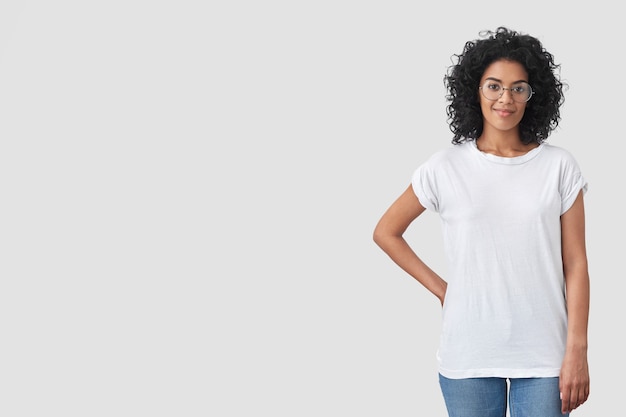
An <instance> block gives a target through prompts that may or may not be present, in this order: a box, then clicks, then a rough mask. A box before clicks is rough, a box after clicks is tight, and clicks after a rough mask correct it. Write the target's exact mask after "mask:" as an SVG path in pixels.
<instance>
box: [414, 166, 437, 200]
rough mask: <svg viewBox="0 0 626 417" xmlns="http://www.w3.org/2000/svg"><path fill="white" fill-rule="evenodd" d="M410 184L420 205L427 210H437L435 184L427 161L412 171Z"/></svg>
mask: <svg viewBox="0 0 626 417" xmlns="http://www.w3.org/2000/svg"><path fill="white" fill-rule="evenodd" d="M411 185H412V186H413V192H414V193H415V195H416V196H417V198H418V200H419V201H420V203H421V204H422V206H424V207H426V208H427V209H428V210H433V211H435V212H438V211H439V200H438V197H437V194H438V193H437V184H436V181H435V175H434V172H433V170H432V167H431V165H430V164H429V162H428V161H427V162H425V163H424V164H422V165H421V166H419V167H418V168H417V169H416V170H415V171H414V172H413V176H412V178H411Z"/></svg>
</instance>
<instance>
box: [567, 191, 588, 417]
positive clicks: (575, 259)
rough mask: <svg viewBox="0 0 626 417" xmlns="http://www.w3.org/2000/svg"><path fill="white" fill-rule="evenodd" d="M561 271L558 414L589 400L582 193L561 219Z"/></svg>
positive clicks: (586, 278)
mask: <svg viewBox="0 0 626 417" xmlns="http://www.w3.org/2000/svg"><path fill="white" fill-rule="evenodd" d="M561 239H562V257H563V269H564V273H565V286H566V296H567V311H568V317H567V320H568V324H567V345H566V349H565V357H564V359H563V364H562V366H561V374H560V390H561V411H562V412H563V413H565V412H569V411H572V410H574V409H576V408H577V407H578V406H580V405H581V404H582V403H584V402H585V401H587V398H588V397H589V368H588V363H587V327H588V319H589V299H590V296H589V292H590V289H589V287H590V285H589V272H588V266H587V254H586V247H585V210H584V203H583V194H582V191H580V192H579V195H578V197H577V198H576V201H575V202H574V204H573V205H572V207H571V208H570V209H569V210H568V211H567V212H565V213H564V214H563V215H562V216H561Z"/></svg>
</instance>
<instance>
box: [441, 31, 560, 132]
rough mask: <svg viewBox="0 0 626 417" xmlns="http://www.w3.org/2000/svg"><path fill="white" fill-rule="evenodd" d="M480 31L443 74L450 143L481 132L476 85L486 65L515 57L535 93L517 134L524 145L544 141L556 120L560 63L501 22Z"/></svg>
mask: <svg viewBox="0 0 626 417" xmlns="http://www.w3.org/2000/svg"><path fill="white" fill-rule="evenodd" d="M480 36H481V38H482V39H478V40H474V41H468V42H466V43H465V47H464V48H463V52H462V53H461V54H460V55H453V56H452V58H453V62H455V63H454V64H453V65H452V66H450V67H449V68H448V71H447V73H446V75H445V76H444V84H445V86H446V88H447V92H448V93H447V95H446V100H447V101H448V102H449V104H448V105H447V107H446V113H447V115H448V124H449V127H450V130H451V131H452V133H453V134H454V136H453V138H452V143H453V144H460V143H463V142H466V141H468V140H474V139H477V138H478V137H479V136H480V135H481V134H482V131H483V116H482V112H481V110H480V101H479V97H478V86H479V83H480V79H481V78H482V76H483V74H484V71H485V69H486V68H487V67H488V66H489V65H490V64H492V63H493V62H494V61H497V60H500V59H506V60H510V61H514V62H519V63H520V64H522V65H523V66H524V68H525V69H526V72H528V83H529V84H530V85H531V86H532V88H533V92H534V94H533V96H532V99H531V100H530V101H529V102H528V105H527V107H526V111H525V112H524V116H523V118H522V120H521V122H520V125H519V131H520V138H521V140H522V142H523V143H524V144H530V143H533V142H536V143H541V142H543V141H544V140H546V139H547V138H548V135H549V134H550V132H552V131H553V130H554V129H556V127H557V126H558V124H559V121H560V120H561V115H560V111H559V108H560V106H561V105H562V104H563V102H564V99H565V97H564V95H563V89H564V87H565V86H566V85H565V84H564V83H563V82H562V81H561V80H560V72H559V71H560V65H558V64H555V62H554V56H553V55H552V54H550V53H549V52H548V51H546V50H545V48H544V47H543V45H542V44H541V42H540V41H539V40H538V39H537V38H535V37H532V36H530V35H526V34H521V33H519V32H516V31H513V30H510V29H508V28H506V27H502V26H501V27H499V28H497V29H496V30H495V32H494V31H484V32H481V33H480Z"/></svg>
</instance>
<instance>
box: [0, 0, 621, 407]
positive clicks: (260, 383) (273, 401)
mask: <svg viewBox="0 0 626 417" xmlns="http://www.w3.org/2000/svg"><path fill="white" fill-rule="evenodd" d="M614 4H616V3H612V2H609V1H607V0H601V1H598V2H595V3H594V4H593V8H590V7H589V6H586V5H585V6H576V5H575V4H574V3H571V2H564V1H560V2H545V1H536V0H533V1H527V2H523V3H516V4H511V3H502V2H498V3H495V2H494V3H492V4H490V3H485V4H483V5H480V6H477V5H476V4H474V3H472V2H461V1H453V2H440V3H433V4H429V5H426V4H419V3H418V2H409V1H385V2H382V1H379V2H373V1H361V2H358V1H348V0H333V1H324V0H322V1H315V2H313V1H277V0H270V1H265V2H255V1H213V2H206V1H189V0H182V1H141V0H126V1H118V0H114V1H106V2H105V1H100V2H81V1H69V0H61V1H56V2H45V1H34V0H33V1H24V2H22V1H20V2H18V1H13V2H2V3H1V4H0V143H1V147H0V196H1V200H0V213H1V216H0V244H1V247H0V253H1V254H2V256H1V260H0V277H1V281H0V282H2V284H1V285H2V286H1V287H0V326H1V328H0V334H2V343H1V344H0V346H1V347H0V349H1V352H2V355H1V356H0V357H1V358H2V359H1V363H2V366H1V367H0V383H1V386H0V388H1V390H0V392H2V400H1V401H0V414H2V415H6V416H11V417H17V416H43V415H63V416H64V417H70V416H81V417H83V416H107V417H108V416H113V415H114V416H120V417H121V416H140V415H141V416H161V415H163V416H186V417H191V416H215V417H231V416H257V415H264V416H265V415H267V416H272V417H279V416H281V417H282V416H289V417H293V416H298V417H305V416H307V417H308V416H314V417H319V416H327V417H331V416H332V417H334V416H337V417H339V416H341V417H343V416H395V417H401V416H416V415H428V416H444V415H445V408H444V405H443V400H442V398H441V395H440V391H439V386H438V383H437V379H436V363H435V356H434V355H435V349H436V345H437V338H438V332H439V324H440V321H439V320H440V317H439V306H438V303H437V301H436V300H435V299H434V297H432V296H431V295H430V294H428V293H427V292H426V291H425V290H424V289H423V288H421V287H420V286H419V285H418V284H417V283H416V282H414V281H412V280H411V279H410V278H408V277H407V276H406V275H405V274H404V273H403V272H402V271H400V269H399V268H397V267H396V266H395V265H393V264H392V263H391V261H390V260H389V259H388V258H386V256H385V255H384V254H383V253H382V252H381V251H380V250H379V249H378V248H377V247H375V245H374V243H373V242H372V240H371V233H372V230H373V227H374V225H375V223H376V221H377V220H378V218H379V216H380V215H381V214H382V212H383V211H384V210H385V209H386V208H387V206H388V205H389V204H390V203H391V202H392V200H393V199H394V198H395V197H396V196H397V195H399V193H400V192H401V191H402V190H403V189H404V188H405V187H406V186H407V185H408V181H409V178H410V174H411V173H412V171H413V170H414V168H415V167H416V166H417V165H418V164H419V163H421V162H422V161H423V160H425V158H426V157H427V156H428V155H430V154H431V153H432V152H434V151H435V150H437V149H440V148H442V147H444V146H448V144H449V143H450V132H449V130H448V127H447V125H446V122H445V109H444V106H445V100H444V94H445V90H444V86H443V75H444V73H445V70H446V68H447V67H448V65H450V57H451V55H452V54H454V53H458V52H460V51H461V49H462V47H463V44H464V42H465V41H466V40H470V39H474V38H476V37H477V36H478V32H479V31H481V30H483V29H495V28H496V27H497V26H500V25H506V26H510V27H511V28H513V29H516V30H519V31H522V32H526V33H530V34H533V35H535V36H537V37H539V38H540V39H541V40H542V41H543V42H544V45H545V46H546V47H547V48H548V49H549V50H550V51H551V52H552V53H553V54H554V55H555V57H556V60H557V61H559V62H560V63H562V76H563V78H564V79H565V80H566V81H567V82H568V83H569V84H570V89H569V90H568V91H567V95H566V103H565V105H564V107H563V110H562V116H563V121H562V123H561V126H560V128H559V130H558V131H557V132H555V133H554V134H553V136H552V137H551V139H550V142H551V143H554V144H558V145H562V146H564V147H567V148H568V149H570V150H571V151H572V152H573V153H574V154H575V156H576V157H577V159H578V161H579V163H580V165H581V166H582V168H583V170H584V173H585V175H586V177H587V179H588V181H589V183H590V188H589V193H588V194H587V198H586V204H587V206H586V207H587V217H588V221H587V223H588V250H589V259H590V271H591V275H592V290H593V291H592V309H591V322H590V366H591V376H592V393H591V397H590V399H589V401H588V402H587V404H585V405H584V406H583V407H581V408H580V409H579V410H578V411H576V412H575V413H574V415H576V416H579V417H584V416H594V417H595V416H599V415H608V414H611V413H612V411H613V410H615V407H616V406H615V405H614V404H615V399H616V398H620V395H621V391H619V388H620V386H619V383H618V378H619V376H620V375H622V374H624V373H625V372H626V370H625V369H624V365H623V362H622V361H620V360H619V358H620V357H621V356H620V353H621V352H620V351H619V350H618V349H619V346H620V344H619V343H617V341H616V339H617V337H618V336H619V333H620V332H621V328H620V327H619V326H620V324H619V323H620V318H621V317H622V316H623V312H622V310H621V308H620V306H621V305H622V304H623V302H622V300H621V298H622V294H623V292H624V272H623V268H621V263H620V261H621V258H620V256H621V249H623V245H622V244H621V243H619V242H620V238H621V237H622V236H623V235H624V216H622V215H621V213H620V211H621V207H622V206H621V205H620V204H618V199H619V198H620V197H619V194H620V191H621V189H622V178H623V172H622V166H623V164H621V159H622V155H623V151H624V149H625V145H624V134H623V132H622V128H621V125H622V121H623V119H624V114H623V108H624V106H623V103H622V101H623V100H622V96H623V91H622V89H621V83H622V76H621V74H620V72H619V70H620V69H621V68H623V67H624V55H623V54H622V52H621V50H622V43H623V34H622V32H621V30H620V29H621V19H620V14H619V13H617V6H616V5H614ZM609 5H610V6H609ZM408 236H409V238H410V239H411V240H412V243H413V244H414V246H415V248H416V249H417V250H418V251H419V252H420V254H421V255H422V256H423V257H424V258H425V259H426V260H427V261H428V262H430V264H431V265H432V266H433V267H435V268H436V269H438V270H439V271H441V272H442V273H443V274H445V266H444V265H443V257H442V252H441V249H442V248H441V240H440V236H439V223H438V219H437V217H436V215H434V214H428V213H427V214H426V215H425V216H424V218H423V219H420V222H419V226H418V227H416V228H412V229H411V231H410V232H409V234H408ZM616 241H617V243H615V242H616Z"/></svg>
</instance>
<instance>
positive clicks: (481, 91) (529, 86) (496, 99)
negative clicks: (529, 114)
mask: <svg viewBox="0 0 626 417" xmlns="http://www.w3.org/2000/svg"><path fill="white" fill-rule="evenodd" d="M489 81H495V80H485V82H484V83H483V85H479V86H478V89H479V90H480V93H481V94H482V95H483V97H485V98H486V99H487V100H489V101H498V100H500V99H501V98H502V96H503V95H504V91H505V90H509V92H510V94H511V98H512V99H513V101H515V102H516V103H528V102H529V101H530V99H531V98H532V96H533V95H534V94H535V90H533V87H532V86H531V85H530V84H529V83H528V82H526V81H522V82H523V83H525V84H526V85H527V86H528V88H529V89H530V94H529V95H528V98H527V99H526V100H525V101H517V100H515V96H514V95H513V91H512V89H511V87H509V88H506V87H504V86H503V85H502V84H501V83H500V82H499V81H498V82H497V83H498V84H500V88H501V89H502V91H500V95H499V96H498V98H493V99H491V98H489V97H487V96H486V95H485V92H484V91H483V87H484V86H485V83H487V82H489ZM513 84H515V83H513Z"/></svg>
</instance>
